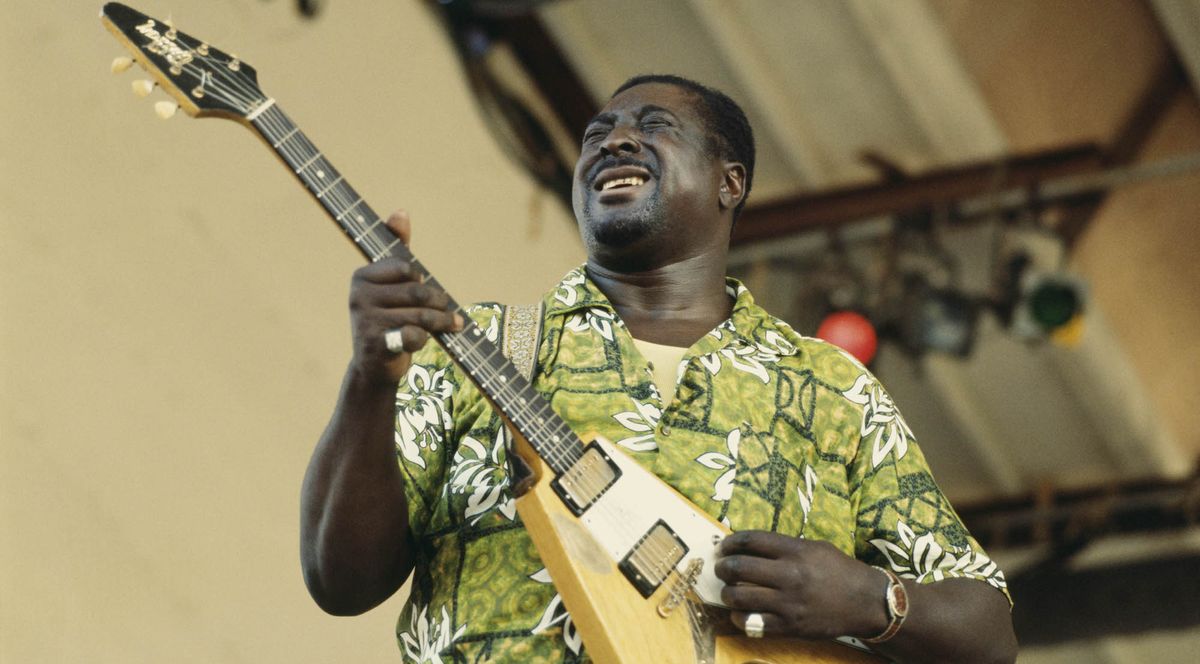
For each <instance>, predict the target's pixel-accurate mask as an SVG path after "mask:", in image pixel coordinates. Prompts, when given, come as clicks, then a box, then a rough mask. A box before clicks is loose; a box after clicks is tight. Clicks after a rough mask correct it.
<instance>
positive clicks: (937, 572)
mask: <svg viewBox="0 0 1200 664" xmlns="http://www.w3.org/2000/svg"><path fill="white" fill-rule="evenodd" d="M896 531H897V532H898V533H899V534H900V544H896V543H894V542H891V541H888V540H885V539H873V540H871V544H873V545H874V546H875V548H877V549H879V550H880V551H881V552H883V555H884V556H885V557H886V558H887V561H888V566H889V567H891V568H892V571H893V572H895V573H896V574H898V575H900V576H906V577H908V578H910V579H916V580H917V581H924V580H925V579H927V578H931V579H932V580H933V581H941V580H942V579H945V578H948V577H972V578H976V579H982V580H984V581H987V582H988V583H989V584H991V585H992V586H994V587H996V588H1004V587H1006V586H1007V583H1006V582H1005V581H1004V574H1003V573H1002V572H1001V571H1000V568H998V567H997V566H996V563H994V562H992V559H991V558H988V557H987V556H986V555H984V554H982V553H980V552H977V551H972V550H971V549H969V548H964V549H963V550H962V551H961V552H960V553H959V554H957V555H956V554H955V552H953V551H947V550H945V549H943V548H942V545H940V544H938V543H937V540H936V539H934V537H933V533H931V532H926V533H923V534H921V535H920V536H918V535H917V534H916V533H915V532H913V529H912V528H910V527H909V526H908V524H906V523H905V522H904V521H897V522H896Z"/></svg>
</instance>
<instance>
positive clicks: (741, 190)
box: [718, 161, 746, 210]
mask: <svg viewBox="0 0 1200 664" xmlns="http://www.w3.org/2000/svg"><path fill="white" fill-rule="evenodd" d="M745 195H746V167H745V166H742V164H741V163H740V162H736V161H727V162H725V168H724V175H723V176H722V177H721V191H720V195H719V196H718V199H719V200H720V201H721V209H722V210H732V209H733V208H735V207H737V205H738V203H741V202H742V198H744V197H745Z"/></svg>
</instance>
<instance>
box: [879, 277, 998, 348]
mask: <svg viewBox="0 0 1200 664" xmlns="http://www.w3.org/2000/svg"><path fill="white" fill-rule="evenodd" d="M978 317H979V304H978V302H976V300H975V299H974V298H971V297H969V296H967V295H965V294H963V293H960V292H958V291H954V290H949V289H938V288H934V287H932V286H931V285H930V284H929V283H928V282H926V281H925V280H924V279H920V278H912V279H910V280H909V283H908V287H907V288H906V291H905V295H904V298H903V304H902V307H901V309H900V311H899V315H898V317H897V320H896V323H895V325H896V332H897V333H898V336H899V337H900V341H901V342H902V343H903V344H904V346H905V347H906V348H907V349H908V350H909V351H910V352H912V353H914V354H918V355H919V354H921V353H924V352H926V351H936V352H939V353H949V354H951V355H958V356H960V357H966V356H967V355H969V354H970V352H971V348H972V346H973V345H974V344H975V327H976V321H977V319H978Z"/></svg>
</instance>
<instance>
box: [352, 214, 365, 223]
mask: <svg viewBox="0 0 1200 664" xmlns="http://www.w3.org/2000/svg"><path fill="white" fill-rule="evenodd" d="M354 219H355V221H357V222H358V223H360V224H361V223H362V222H364V221H366V219H364V218H363V216H362V215H361V214H360V215H358V216H357V217H355V218H354Z"/></svg>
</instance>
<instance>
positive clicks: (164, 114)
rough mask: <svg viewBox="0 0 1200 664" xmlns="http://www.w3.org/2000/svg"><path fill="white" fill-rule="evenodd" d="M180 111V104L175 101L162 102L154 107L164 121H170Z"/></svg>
mask: <svg viewBox="0 0 1200 664" xmlns="http://www.w3.org/2000/svg"><path fill="white" fill-rule="evenodd" d="M178 110H179V104H176V103H175V102H173V101H160V102H158V103H157V104H155V105H154V112H155V113H156V114H157V115H158V117H160V118H162V119H163V120H170V119H171V118H172V117H173V116H174V115H175V111H178Z"/></svg>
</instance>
